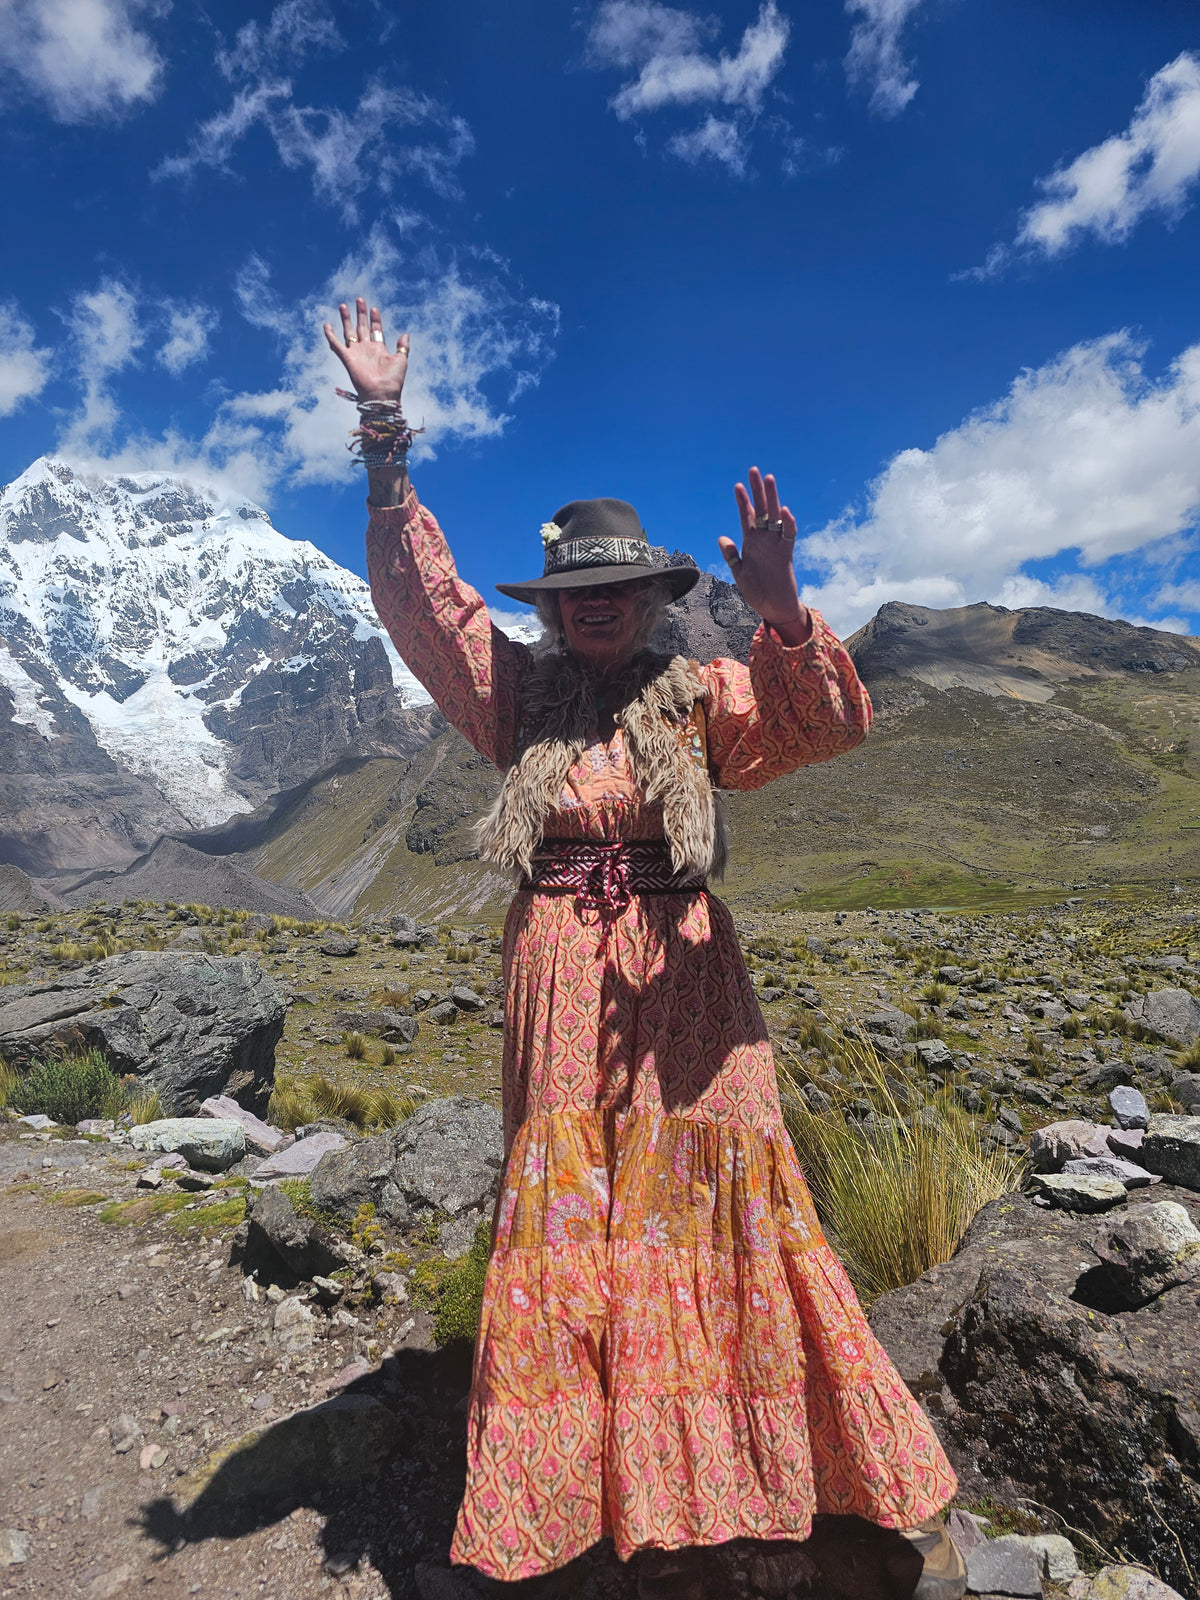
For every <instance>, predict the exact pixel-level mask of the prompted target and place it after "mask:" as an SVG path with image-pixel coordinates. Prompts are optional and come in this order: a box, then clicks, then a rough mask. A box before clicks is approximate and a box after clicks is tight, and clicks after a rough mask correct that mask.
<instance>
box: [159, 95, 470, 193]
mask: <svg viewBox="0 0 1200 1600" xmlns="http://www.w3.org/2000/svg"><path fill="white" fill-rule="evenodd" d="M256 126H262V127H264V128H265V129H266V131H267V132H268V134H269V135H270V136H271V138H272V139H273V140H274V142H275V148H276V150H277V151H278V153H279V158H280V160H281V161H282V162H283V164H284V166H285V167H289V168H292V169H293V170H295V169H300V168H304V167H307V168H309V169H310V171H311V174H312V183H313V190H314V193H315V194H316V195H317V197H318V198H319V199H321V200H324V201H326V202H327V203H328V204H330V205H333V206H337V207H338V208H339V209H340V210H341V211H342V213H343V215H344V216H345V217H346V219H347V220H348V221H353V220H355V218H356V215H357V209H356V202H357V200H358V199H359V197H360V196H361V195H362V194H363V192H364V191H365V190H366V189H368V188H369V187H371V186H372V185H374V186H375V187H377V188H378V189H380V190H381V191H382V192H383V193H384V194H390V193H392V191H393V189H394V188H395V186H396V184H397V182H398V181H399V180H401V179H403V178H404V177H407V176H410V175H412V176H416V177H419V178H421V179H422V180H423V181H424V182H425V183H426V184H427V185H428V186H429V187H430V188H431V189H433V190H434V191H435V192H437V193H438V194H443V195H455V194H457V193H458V187H457V181H456V178H455V169H456V168H457V167H458V165H459V163H460V162H461V161H463V160H464V159H465V158H466V157H467V156H469V155H470V154H471V152H472V151H473V149H474V148H475V142H474V139H473V138H472V136H471V130H470V128H469V127H468V126H467V124H466V122H465V121H464V120H463V119H462V117H457V116H452V115H451V114H450V113H448V112H447V111H445V110H444V109H443V108H442V107H441V106H440V105H438V103H437V101H436V100H431V99H430V98H429V97H428V96H427V95H423V94H417V93H416V92H414V91H413V90H411V89H393V88H388V87H387V86H386V85H385V84H383V83H381V82H374V83H370V84H368V86H367V88H366V89H365V90H364V91H363V93H362V95H361V96H360V97H359V100H358V104H357V105H356V106H355V107H354V109H353V110H352V111H343V110H341V109H340V108H338V107H336V106H332V107H318V106H298V105H296V104H295V103H294V101H293V98H292V85H291V83H290V82H289V81H287V80H286V79H264V80H263V81H261V82H257V83H255V84H253V85H252V86H250V87H249V88H246V89H241V90H239V91H238V93H237V94H236V95H235V96H234V98H233V100H232V102H231V103H230V104H229V106H228V107H227V108H226V109H225V110H223V111H220V112H218V113H217V114H216V115H215V116H212V117H210V118H209V119H208V120H207V121H206V122H203V123H201V125H200V127H199V128H198V129H197V130H196V132H195V134H194V135H193V136H192V140H191V143H190V144H189V146H188V148H187V150H186V151H185V152H184V153H183V154H182V155H178V156H168V157H167V158H166V159H165V160H164V161H161V162H160V163H159V165H158V166H157V167H156V168H155V169H154V171H153V172H152V174H151V176H152V177H155V178H188V177H191V176H192V175H193V174H194V173H195V171H196V170H197V169H198V168H200V167H213V168H215V169H216V170H218V171H222V172H230V171H232V166H231V160H232V156H233V152H234V149H235V148H236V146H237V145H238V144H239V143H240V141H241V140H242V139H243V138H244V137H245V136H246V134H247V133H248V132H249V131H250V129H251V128H253V127H256ZM416 128H420V129H422V137H420V138H416V137H414V136H413V135H412V134H411V133H405V134H404V135H403V136H401V135H400V133H399V130H401V129H416Z"/></svg>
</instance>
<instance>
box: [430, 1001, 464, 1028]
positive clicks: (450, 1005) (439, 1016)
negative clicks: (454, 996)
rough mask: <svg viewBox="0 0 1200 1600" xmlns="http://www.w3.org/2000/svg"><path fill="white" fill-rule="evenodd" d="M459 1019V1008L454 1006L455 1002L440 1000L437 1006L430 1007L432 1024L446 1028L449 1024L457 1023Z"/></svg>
mask: <svg viewBox="0 0 1200 1600" xmlns="http://www.w3.org/2000/svg"><path fill="white" fill-rule="evenodd" d="M457 1017H458V1007H457V1006H456V1005H455V1004H454V1001H453V1000H439V1001H438V1003H437V1005H435V1006H430V1008H429V1020H430V1022H436V1023H437V1024H438V1026H439V1027H441V1028H444V1027H446V1026H447V1025H448V1024H449V1023H451V1022H454V1021H456V1020H457Z"/></svg>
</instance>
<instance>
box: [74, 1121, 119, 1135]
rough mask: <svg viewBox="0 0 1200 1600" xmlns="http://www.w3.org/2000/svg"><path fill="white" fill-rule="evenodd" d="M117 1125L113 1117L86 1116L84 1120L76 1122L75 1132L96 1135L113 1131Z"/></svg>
mask: <svg viewBox="0 0 1200 1600" xmlns="http://www.w3.org/2000/svg"><path fill="white" fill-rule="evenodd" d="M115 1127H116V1123H115V1122H114V1121H113V1120H112V1118H111V1117H84V1119H83V1121H82V1122H77V1123H76V1124H75V1132H76V1133H84V1134H92V1135H96V1134H104V1133H111V1132H112V1131H113V1129H114V1128H115Z"/></svg>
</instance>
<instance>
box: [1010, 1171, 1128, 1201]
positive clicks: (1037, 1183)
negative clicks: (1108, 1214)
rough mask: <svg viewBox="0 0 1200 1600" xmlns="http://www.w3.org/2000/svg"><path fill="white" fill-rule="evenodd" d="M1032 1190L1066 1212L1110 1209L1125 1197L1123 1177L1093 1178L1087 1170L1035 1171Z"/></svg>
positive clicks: (1036, 1195) (1031, 1183)
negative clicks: (1076, 1171) (1085, 1171)
mask: <svg viewBox="0 0 1200 1600" xmlns="http://www.w3.org/2000/svg"><path fill="white" fill-rule="evenodd" d="M1029 1192H1030V1194H1031V1195H1033V1197H1034V1198H1035V1199H1040V1200H1045V1201H1046V1202H1048V1203H1049V1204H1050V1205H1052V1206H1058V1207H1060V1208H1061V1209H1062V1210H1064V1211H1109V1210H1111V1208H1112V1207H1113V1206H1117V1205H1121V1204H1122V1203H1123V1202H1124V1199H1125V1185H1124V1183H1122V1182H1121V1181H1120V1179H1118V1178H1099V1177H1097V1178H1093V1177H1089V1176H1088V1175H1087V1174H1086V1173H1078V1174H1077V1173H1068V1172H1035V1173H1034V1174H1033V1176H1032V1177H1031V1178H1030V1180H1029Z"/></svg>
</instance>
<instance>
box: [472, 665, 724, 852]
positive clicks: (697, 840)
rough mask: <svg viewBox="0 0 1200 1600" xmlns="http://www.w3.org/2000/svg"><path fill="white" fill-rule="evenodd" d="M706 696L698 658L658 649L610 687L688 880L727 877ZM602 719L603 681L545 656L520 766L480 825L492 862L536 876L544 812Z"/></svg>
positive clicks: (524, 720)
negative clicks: (597, 683)
mask: <svg viewBox="0 0 1200 1600" xmlns="http://www.w3.org/2000/svg"><path fill="white" fill-rule="evenodd" d="M708 694H709V691H708V689H707V688H706V687H705V685H704V683H703V681H702V679H701V677H700V673H699V669H698V667H697V664H696V663H695V662H694V661H688V660H687V659H686V658H685V657H683V656H674V657H670V656H663V655H656V654H654V653H652V652H650V651H643V652H642V654H641V655H639V656H636V657H635V658H634V660H633V662H632V663H631V664H630V666H629V668H628V669H627V671H626V672H625V673H624V675H623V676H622V677H620V678H618V679H616V680H615V681H613V682H611V683H610V684H609V685H608V688H607V692H606V704H607V708H608V711H609V714H610V715H611V717H612V719H613V721H614V722H615V723H616V725H617V727H618V728H620V729H621V731H622V733H623V734H624V737H625V750H626V753H627V755H628V758H629V766H630V771H631V773H632V776H633V779H634V782H635V783H636V784H637V786H638V788H639V789H640V790H641V791H642V793H643V794H644V796H645V797H646V799H647V800H648V801H651V802H653V801H659V802H661V804H662V809H663V831H664V833H665V834H666V839H667V844H668V846H669V847H670V851H671V865H672V867H673V868H674V870H675V871H676V872H677V873H680V874H686V875H687V876H688V877H701V876H707V877H720V876H721V874H722V872H723V871H724V868H725V829H724V825H723V822H722V818H721V814H720V809H719V805H718V799H717V795H716V792H715V790H714V788H713V785H712V781H711V779H710V778H709V774H708V757H707V737H706V727H707V725H706V723H705V719H704V710H703V705H704V701H705V700H707V699H708ZM599 721H600V718H599V710H598V707H597V703H596V686H595V681H594V679H593V678H592V677H591V676H590V675H589V674H588V673H587V672H586V671H585V669H584V668H583V667H582V665H581V664H580V663H579V662H578V661H577V660H576V659H575V657H574V656H572V655H569V654H567V653H566V652H558V651H555V652H553V653H552V654H550V655H547V656H544V657H542V658H541V659H540V660H539V661H538V662H537V663H536V665H535V666H534V667H533V669H532V671H531V672H530V675H529V677H528V678H527V680H526V682H525V685H524V692H523V695H522V699H521V706H520V733H519V735H518V738H517V749H516V754H515V756H514V760H513V764H512V766H510V767H509V769H508V772H507V773H506V774H505V778H504V783H503V786H502V787H501V790H500V793H499V795H498V797H497V799H496V803H495V804H494V805H493V806H492V808H491V810H490V811H489V812H488V814H487V816H486V817H484V818H483V819H482V820H481V821H480V822H479V823H478V824H477V826H476V829H475V839H476V843H477V845H478V847H479V853H480V855H481V856H483V857H484V859H485V860H488V861H495V862H497V863H499V864H500V865H501V866H505V867H512V868H515V869H516V870H517V871H519V872H522V873H528V871H529V869H530V865H531V861H532V857H533V852H534V851H535V850H536V849H537V847H538V845H539V844H540V842H541V840H542V836H543V834H544V831H545V825H546V818H547V816H548V815H549V814H550V812H551V811H552V810H554V809H555V808H556V807H557V805H558V804H559V800H560V797H561V795H562V791H563V786H564V784H565V783H566V781H567V776H568V774H569V773H570V771H571V768H572V767H573V766H574V765H575V763H576V762H577V761H578V760H579V758H580V756H581V755H582V754H583V751H584V748H585V746H586V745H587V743H588V741H589V739H593V738H595V735H596V729H597V727H598V726H599ZM696 735H698V737H696Z"/></svg>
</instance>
